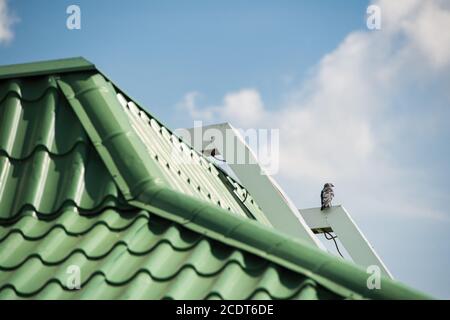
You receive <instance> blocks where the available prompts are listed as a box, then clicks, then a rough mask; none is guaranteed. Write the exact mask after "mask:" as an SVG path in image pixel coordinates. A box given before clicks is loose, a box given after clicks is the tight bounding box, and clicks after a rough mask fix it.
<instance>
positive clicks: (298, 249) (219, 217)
mask: <svg viewBox="0 0 450 320" xmlns="http://www.w3.org/2000/svg"><path fill="white" fill-rule="evenodd" d="M130 204H132V205H134V206H136V207H138V208H141V209H144V210H149V211H150V212H154V213H155V214H158V215H161V216H162V217H164V218H166V219H169V220H172V221H174V222H177V223H180V224H182V225H184V226H185V227H186V228H188V229H191V230H193V231H196V232H200V233H202V234H205V235H207V236H208V237H210V238H213V239H215V240H217V241H220V242H223V243H226V244H228V245H231V246H233V247H236V248H239V249H242V250H245V251H248V252H250V253H253V254H255V255H258V256H260V257H262V258H264V259H267V260H269V261H272V262H274V263H276V264H279V265H282V266H283V267H286V268H288V269H290V270H292V271H295V272H299V273H301V274H304V275H306V276H308V277H311V278H312V279H313V280H315V281H317V282H318V283H320V284H322V285H324V286H325V287H326V288H328V289H330V290H332V291H335V292H338V293H339V294H342V295H345V296H347V297H352V296H354V294H353V293H349V292H350V291H349V290H351V291H354V292H356V293H357V294H358V295H360V296H362V297H368V298H373V299H430V298H431V297H429V296H427V295H425V294H423V293H421V292H418V291H416V290H414V289H411V288H409V287H407V286H405V285H403V284H401V283H399V282H397V281H394V280H391V279H388V278H385V277H383V276H382V277H381V289H372V290H371V289H368V287H367V279H368V277H369V274H368V273H366V272H365V271H364V270H362V269H361V268H360V267H358V266H356V265H354V264H351V263H349V262H346V261H344V260H342V259H340V258H338V257H334V256H332V255H330V254H327V253H325V252H322V251H321V250H319V249H316V248H313V247H312V246H310V245H307V244H305V243H303V242H302V241H301V240H300V239H294V238H292V237H289V236H287V235H284V234H281V233H279V232H278V231H276V230H274V229H272V228H269V227H267V226H264V225H262V224H260V223H258V222H256V221H253V220H249V219H244V218H242V217H240V216H235V215H230V214H229V213H228V212H227V211H226V210H224V209H221V208H219V207H215V206H213V205H211V204H209V203H206V202H203V201H200V200H198V199H195V198H193V197H190V196H188V195H184V194H181V193H179V192H176V191H173V190H171V189H168V188H165V187H160V186H154V187H152V188H149V189H147V190H144V192H143V193H141V194H140V195H139V196H138V198H137V199H136V200H132V201H130ZM330 279H332V280H330Z"/></svg>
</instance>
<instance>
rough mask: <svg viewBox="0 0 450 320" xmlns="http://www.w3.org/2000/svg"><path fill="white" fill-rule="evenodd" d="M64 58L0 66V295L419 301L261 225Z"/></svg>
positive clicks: (127, 104) (215, 175)
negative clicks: (76, 286)
mask: <svg viewBox="0 0 450 320" xmlns="http://www.w3.org/2000/svg"><path fill="white" fill-rule="evenodd" d="M76 60H77V61H78V63H79V64H80V65H76V63H74V61H72V60H67V61H66V63H67V65H66V64H65V63H62V62H57V63H51V62H45V63H43V64H39V63H38V64H33V65H30V64H27V65H25V66H16V67H1V68H0V77H3V78H4V80H1V81H0V298H8V299H18V298H48V299H61V298H62V299H67V298H87V299H109V298H136V299H138V298H150V299H159V298H174V299H182V298H187V299H204V298H221V299H247V298H255V299H257V298H262V299H272V298H278V299H288V298H289V299H344V298H355V299H359V298H382V299H386V298H399V299H405V298H412V299H414V298H426V296H424V295H422V294H421V293H418V292H416V291H414V290H412V289H409V288H407V287H405V286H403V285H402V284H399V283H398V282H395V281H391V280H389V279H385V278H383V279H382V283H381V286H382V287H381V289H380V290H369V289H368V288H367V286H366V280H367V274H366V273H365V272H364V271H363V270H361V269H359V268H358V267H356V266H355V265H353V264H350V263H347V262H345V261H343V260H341V259H339V258H336V257H333V256H331V255H329V254H327V253H325V252H322V251H320V250H318V249H316V248H312V247H310V246H308V245H307V244H304V243H303V242H302V241H300V240H297V239H292V238H290V237H288V236H285V235H283V234H280V233H278V232H277V231H276V230H274V229H272V228H271V227H270V226H269V225H268V224H267V223H266V222H265V217H264V214H263V213H262V212H261V211H260V209H259V208H258V206H257V204H256V203H255V202H254V201H253V203H251V202H249V203H245V201H243V200H244V199H245V198H242V197H240V195H241V196H242V194H245V193H246V191H245V190H244V189H243V188H242V186H239V185H238V184H237V183H236V182H234V181H233V180H232V179H231V178H230V177H228V176H226V175H225V174H224V173H223V172H222V171H220V170H217V168H216V167H214V166H213V165H212V164H211V163H210V162H208V161H207V160H206V159H204V158H203V157H202V156H201V155H198V154H196V153H195V152H193V151H192V149H191V148H190V147H189V146H186V145H184V144H183V143H182V142H181V141H179V140H178V139H177V137H175V136H174V135H172V134H171V133H170V131H169V130H167V129H166V128H165V127H164V126H163V125H162V124H161V123H160V122H158V121H157V120H156V119H154V118H153V117H152V116H151V115H150V114H148V113H147V112H146V111H144V110H143V108H142V107H140V106H139V105H138V104H137V103H136V102H135V101H133V100H132V99H131V98H129V97H128V96H127V95H126V94H125V93H123V92H122V91H120V89H118V88H117V87H116V86H114V84H112V83H111V82H110V81H109V80H108V79H106V78H105V77H104V76H103V75H102V74H101V73H100V72H98V71H97V70H96V69H94V68H93V66H92V65H91V64H90V63H88V62H85V60H81V62H80V60H79V59H76ZM56 66H57V67H56ZM46 68H47V69H48V71H47V72H46V70H47V69H46ZM8 72H10V73H11V75H9V74H8ZM174 150H175V151H174ZM184 156H187V157H190V158H191V159H193V162H192V163H191V164H190V165H189V166H187V165H186V164H185V163H184V162H183V161H179V160H180V159H182V157H184ZM248 197H249V198H247V199H246V201H249V199H251V195H249V196H248ZM254 219H256V220H257V221H255V220H254ZM71 265H77V266H79V267H80V269H81V282H82V286H81V289H80V290H70V289H68V288H67V286H66V280H67V276H68V275H67V268H68V267H69V266H71Z"/></svg>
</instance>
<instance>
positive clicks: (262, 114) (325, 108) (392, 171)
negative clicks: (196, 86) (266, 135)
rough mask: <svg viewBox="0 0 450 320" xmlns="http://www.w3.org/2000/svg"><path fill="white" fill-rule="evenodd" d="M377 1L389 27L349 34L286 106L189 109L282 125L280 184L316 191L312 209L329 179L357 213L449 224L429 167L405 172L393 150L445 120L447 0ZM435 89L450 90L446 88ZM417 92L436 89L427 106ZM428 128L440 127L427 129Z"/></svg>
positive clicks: (257, 103)
mask: <svg viewBox="0 0 450 320" xmlns="http://www.w3.org/2000/svg"><path fill="white" fill-rule="evenodd" d="M375 4H377V5H378V6H380V8H381V14H382V29H381V30H379V31H357V32H352V33H350V34H349V35H348V36H347V37H346V38H345V39H344V40H343V41H342V43H341V44H340V45H339V46H338V47H337V48H336V49H335V50H334V51H332V52H331V53H329V54H328V55H326V56H324V57H323V58H322V59H321V61H320V62H319V64H318V66H317V67H316V69H315V71H314V73H313V76H312V77H311V78H309V79H308V80H307V81H306V82H305V83H303V84H302V86H301V88H300V89H298V90H295V91H294V92H291V93H290V94H289V95H288V96H289V98H288V99H287V101H286V102H285V103H284V104H283V105H281V106H277V108H271V109H268V108H265V107H264V103H263V101H262V99H261V96H260V94H259V92H258V91H257V90H255V89H243V90H240V91H237V92H231V93H228V94H226V95H225V98H224V100H223V103H222V105H220V106H214V107H206V108H199V107H198V106H197V105H196V102H195V100H192V101H190V102H191V103H192V104H190V105H189V104H187V105H188V107H187V110H191V111H192V110H193V111H194V112H191V115H192V116H193V117H194V118H195V119H199V118H198V117H197V116H201V114H202V113H203V114H207V115H208V119H207V120H209V121H212V120H214V121H229V122H231V123H232V124H234V125H235V126H238V127H239V126H241V127H244V128H246V127H277V128H280V129H281V131H280V139H281V150H280V151H281V155H280V170H281V178H282V179H283V180H284V181H286V182H287V184H289V181H291V182H293V185H295V186H296V189H299V188H301V189H302V190H313V191H316V192H315V193H313V192H312V191H309V192H310V194H308V192H306V193H303V195H302V199H303V200H306V202H308V201H311V202H312V201H313V200H312V199H315V198H317V195H316V193H317V189H319V188H320V187H321V184H322V183H323V182H325V181H328V180H330V181H333V182H335V184H337V185H338V186H340V187H341V189H340V190H341V191H342V193H344V190H345V193H346V194H353V195H355V194H361V196H358V199H354V198H355V197H353V198H352V199H351V202H352V203H355V207H358V209H362V208H364V206H367V203H370V204H371V209H370V211H372V212H373V211H378V212H387V213H389V214H391V213H397V214H405V215H415V216H419V217H420V216H421V217H428V218H433V219H444V220H448V219H449V216H448V212H447V213H446V212H441V211H439V209H436V208H433V207H432V205H431V204H430V202H431V198H430V196H429V195H430V192H431V190H433V186H430V185H427V183H428V182H427V181H424V179H423V177H422V175H421V173H420V171H421V170H413V169H411V168H408V167H406V166H404V165H403V164H402V161H403V160H404V159H401V157H402V155H399V154H398V153H397V154H395V153H393V152H391V151H392V150H395V149H396V148H402V147H404V146H405V145H408V144H413V143H414V141H409V140H405V139H404V137H405V136H406V137H409V136H411V137H416V136H417V131H420V132H421V133H424V134H425V135H427V134H428V135H430V138H431V137H432V134H435V131H436V126H438V125H439V123H440V121H442V119H441V118H442V113H440V112H441V111H442V110H439V109H438V108H437V107H436V106H435V105H434V104H433V101H439V102H441V103H442V102H444V103H445V104H447V105H448V104H449V103H450V96H449V95H448V93H447V91H446V90H448V87H450V33H449V32H448V30H450V6H449V5H448V3H447V4H446V3H445V2H444V1H439V0H437V1H420V0H396V1H392V0H380V1H376V2H375ZM434 82H439V83H441V84H442V83H444V84H448V85H447V86H446V85H443V86H442V88H443V89H442V90H440V91H439V90H438V89H436V88H434V86H433V83H434ZM416 87H419V88H425V89H427V88H432V87H433V88H434V89H433V90H434V91H433V96H431V94H430V97H429V99H428V100H429V102H428V104H427V106H426V108H425V107H424V106H422V105H420V104H419V102H415V100H414V94H415V92H412V90H414V88H416ZM200 119H201V117H200ZM426 123H429V124H430V125H429V126H430V128H432V130H428V131H425V130H422V131H421V129H420V128H421V127H422V126H423V125H424V124H426ZM433 128H434V129H433ZM425 138H426V137H425ZM418 152H420V151H418ZM415 169H418V168H415ZM419 169H420V168H419ZM421 183H422V184H421ZM338 190H339V189H338ZM361 190H364V192H361ZM434 191H436V190H434ZM294 192H295V191H294ZM436 192H439V190H437V191H436ZM288 193H289V194H292V193H293V192H291V190H288ZM364 194H365V196H364ZM374 199H377V200H376V201H374ZM342 200H345V199H342ZM347 200H348V199H347ZM314 201H316V200H314ZM358 203H359V205H358ZM405 203H407V205H403V204H405ZM411 208H416V210H412V209H411ZM417 208H420V210H419V209H417Z"/></svg>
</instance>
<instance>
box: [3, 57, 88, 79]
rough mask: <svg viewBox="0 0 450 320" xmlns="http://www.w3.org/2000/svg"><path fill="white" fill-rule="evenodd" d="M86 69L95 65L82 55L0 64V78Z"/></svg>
mask: <svg viewBox="0 0 450 320" xmlns="http://www.w3.org/2000/svg"><path fill="white" fill-rule="evenodd" d="M86 70H96V67H95V65H94V64H92V63H91V62H89V61H88V60H86V59H85V58H83V57H74V58H66V59H57V60H46V61H38V62H31V63H20V64H11V65H3V66H0V80H2V79H11V78H18V77H30V76H38V75H44V74H51V73H66V72H76V71H86Z"/></svg>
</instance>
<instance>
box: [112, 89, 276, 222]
mask: <svg viewBox="0 0 450 320" xmlns="http://www.w3.org/2000/svg"><path fill="white" fill-rule="evenodd" d="M117 99H118V101H119V102H120V105H121V106H122V107H123V110H124V111H125V113H126V114H127V115H128V119H129V121H130V124H131V125H132V127H133V129H134V130H135V132H136V134H137V135H138V136H139V138H140V139H141V141H142V142H143V143H144V144H145V146H146V148H147V151H148V153H149V155H150V157H151V159H154V161H156V162H157V163H158V164H159V165H160V167H161V172H163V173H164V176H165V178H166V181H168V182H169V184H170V186H171V187H172V188H173V189H174V190H177V191H180V192H182V193H185V194H188V195H190V196H193V197H197V198H199V199H201V200H204V201H208V202H212V203H214V204H217V205H218V206H220V207H222V208H224V209H227V210H229V211H231V212H232V213H236V214H238V215H241V216H244V217H247V216H248V213H246V211H247V210H248V211H249V212H250V214H251V216H252V217H255V218H256V219H257V220H258V221H260V222H261V223H263V224H266V225H270V222H269V221H268V220H267V219H266V218H265V216H264V214H263V213H262V212H261V210H260V209H259V207H258V206H257V204H256V203H255V201H254V200H253V199H252V198H251V196H248V195H247V196H246V191H245V189H244V188H243V187H241V186H239V185H238V184H237V183H235V182H234V183H233V181H232V179H231V178H230V177H224V173H223V172H221V171H219V170H218V169H217V168H216V167H215V166H214V164H212V163H211V162H209V161H208V160H207V159H206V158H204V157H203V156H201V155H199V154H198V153H197V152H196V151H194V150H193V149H192V148H191V147H190V146H188V145H186V144H185V143H184V142H182V141H181V140H180V139H179V138H178V137H177V136H175V135H174V134H172V133H171V132H170V131H169V130H168V129H167V128H166V127H164V126H163V125H160V124H159V123H158V121H157V120H156V119H154V118H152V117H151V116H149V115H148V114H147V113H146V112H145V111H144V110H142V109H140V108H139V107H138V106H137V105H136V104H135V103H134V102H133V101H128V100H127V99H126V98H125V97H124V96H123V95H122V94H121V93H120V92H119V93H117ZM221 177H222V179H221ZM227 185H228V187H227ZM244 200H245V201H248V205H247V204H246V203H244Z"/></svg>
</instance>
